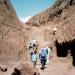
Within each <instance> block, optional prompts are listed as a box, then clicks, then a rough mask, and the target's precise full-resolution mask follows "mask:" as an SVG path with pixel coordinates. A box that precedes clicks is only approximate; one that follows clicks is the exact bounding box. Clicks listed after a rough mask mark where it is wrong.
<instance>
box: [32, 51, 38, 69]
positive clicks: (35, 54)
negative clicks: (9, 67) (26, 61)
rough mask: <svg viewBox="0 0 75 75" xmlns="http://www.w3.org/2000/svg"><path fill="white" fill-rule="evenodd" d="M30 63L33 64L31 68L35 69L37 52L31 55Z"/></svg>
mask: <svg viewBox="0 0 75 75" xmlns="http://www.w3.org/2000/svg"><path fill="white" fill-rule="evenodd" d="M31 59H32V63H33V67H34V68H35V66H36V63H37V59H38V55H37V51H36V50H35V51H34V54H33V55H32V58H31Z"/></svg>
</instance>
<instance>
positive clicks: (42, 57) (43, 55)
mask: <svg viewBox="0 0 75 75" xmlns="http://www.w3.org/2000/svg"><path fill="white" fill-rule="evenodd" d="M39 58H40V61H41V65H42V67H41V69H42V70H43V69H44V67H45V65H46V61H47V52H46V51H45V48H42V49H41V51H40V53H39Z"/></svg>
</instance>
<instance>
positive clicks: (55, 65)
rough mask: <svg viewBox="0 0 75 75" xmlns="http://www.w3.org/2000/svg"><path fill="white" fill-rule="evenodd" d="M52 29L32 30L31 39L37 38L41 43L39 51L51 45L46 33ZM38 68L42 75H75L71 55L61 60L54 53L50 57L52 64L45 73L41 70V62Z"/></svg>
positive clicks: (47, 27)
mask: <svg viewBox="0 0 75 75" xmlns="http://www.w3.org/2000/svg"><path fill="white" fill-rule="evenodd" d="M51 29H52V28H51V26H43V27H40V28H37V27H33V28H32V30H33V32H32V34H31V39H32V38H34V39H35V38H36V40H37V41H39V44H40V45H39V49H40V48H41V47H43V46H46V45H49V44H50V41H49V40H45V35H44V34H45V33H44V31H45V30H51ZM51 31H52V30H51ZM31 39H30V40H31ZM36 67H37V69H38V70H39V72H40V75H75V68H74V67H73V66H72V58H71V56H70V55H68V56H67V57H66V58H59V57H57V56H56V53H55V52H54V53H53V52H52V53H51V57H50V63H49V64H48V65H46V67H47V68H45V70H44V71H42V70H41V69H40V67H41V64H40V63H39V62H38V63H37V65H36Z"/></svg>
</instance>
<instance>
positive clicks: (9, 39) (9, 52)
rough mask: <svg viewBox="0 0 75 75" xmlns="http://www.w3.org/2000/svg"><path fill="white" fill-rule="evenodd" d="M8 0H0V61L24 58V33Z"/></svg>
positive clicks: (13, 60)
mask: <svg viewBox="0 0 75 75" xmlns="http://www.w3.org/2000/svg"><path fill="white" fill-rule="evenodd" d="M22 29H23V27H22V25H21V23H20V21H19V20H18V17H17V15H16V13H15V10H14V9H13V7H12V5H11V2H10V0H0V63H7V62H11V61H12V62H16V61H20V60H24V59H25V56H26V54H25V51H26V46H25V35H24V34H23V32H22Z"/></svg>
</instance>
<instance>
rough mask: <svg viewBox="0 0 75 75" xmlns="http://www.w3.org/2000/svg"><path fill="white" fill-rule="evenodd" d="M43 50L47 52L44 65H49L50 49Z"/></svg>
mask: <svg viewBox="0 0 75 75" xmlns="http://www.w3.org/2000/svg"><path fill="white" fill-rule="evenodd" d="M45 50H46V52H47V62H46V64H49V61H50V60H49V59H50V54H51V49H50V48H49V47H46V48H45Z"/></svg>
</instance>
